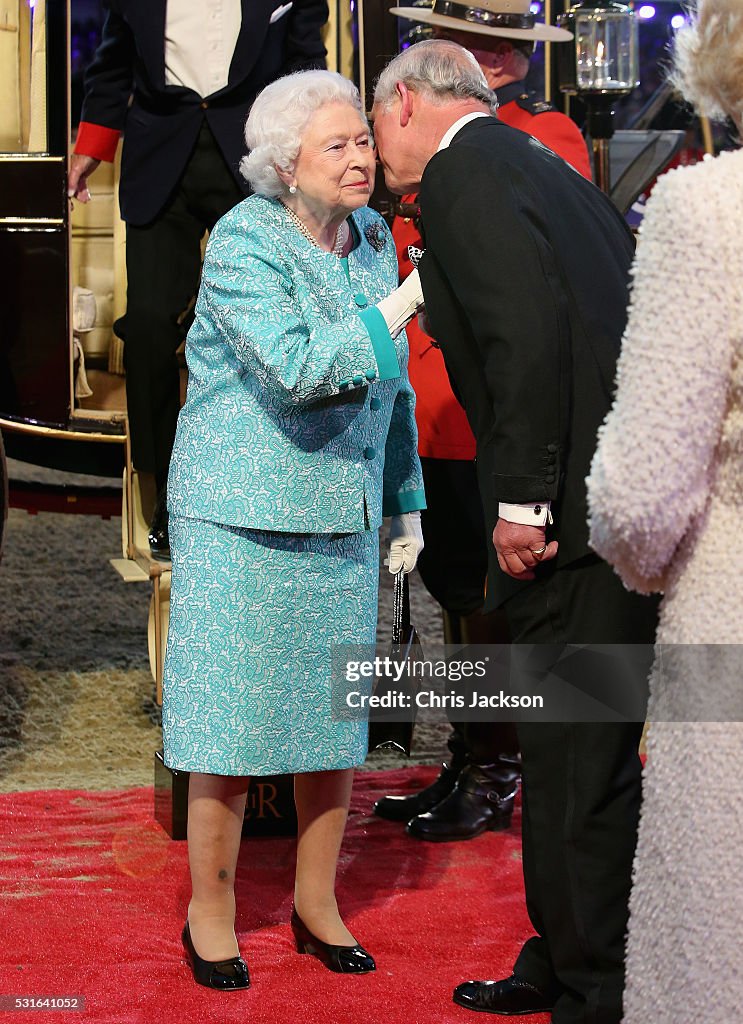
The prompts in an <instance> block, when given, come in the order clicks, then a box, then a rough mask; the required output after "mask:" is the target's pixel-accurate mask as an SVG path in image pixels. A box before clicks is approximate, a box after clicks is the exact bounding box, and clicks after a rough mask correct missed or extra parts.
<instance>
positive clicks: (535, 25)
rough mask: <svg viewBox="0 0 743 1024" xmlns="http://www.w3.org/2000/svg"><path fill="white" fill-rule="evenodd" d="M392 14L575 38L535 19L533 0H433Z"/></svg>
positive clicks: (467, 28) (511, 33)
mask: <svg viewBox="0 0 743 1024" xmlns="http://www.w3.org/2000/svg"><path fill="white" fill-rule="evenodd" d="M390 14H395V15H397V17H398V18H407V19H408V20H409V21H420V22H423V23H424V24H426V25H438V26H440V27H441V28H450V29H455V30H457V31H459V32H476V33H478V34H479V35H486V36H501V37H502V38H504V39H531V40H533V41H534V42H535V43H537V42H549V43H562V42H566V41H567V40H568V39H572V38H573V34H572V32H568V31H567V29H564V28H555V27H554V26H552V25H545V24H544V22H541V21H536V20H535V18H534V15H533V14H532V13H531V10H530V0H477V6H476V7H471V6H470V5H469V4H460V3H451V2H450V0H433V6H431V5H430V4H421V5H420V6H416V7H392V8H390Z"/></svg>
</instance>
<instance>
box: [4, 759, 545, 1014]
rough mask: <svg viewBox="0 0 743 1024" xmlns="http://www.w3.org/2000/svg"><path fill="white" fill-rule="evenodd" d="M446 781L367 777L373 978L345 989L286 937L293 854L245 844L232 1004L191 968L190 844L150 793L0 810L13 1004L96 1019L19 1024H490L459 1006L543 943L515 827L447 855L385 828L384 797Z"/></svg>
mask: <svg viewBox="0 0 743 1024" xmlns="http://www.w3.org/2000/svg"><path fill="white" fill-rule="evenodd" d="M434 774H435V769H422V768H411V769H403V770H401V771H397V772H374V773H368V774H367V773H364V774H361V775H359V776H358V777H357V781H356V788H355V792H354V798H353V803H352V808H351V817H350V820H349V826H348V831H347V833H346V840H345V843H344V847H343V851H342V854H341V863H340V866H339V886H338V894H339V903H340V906H341V908H342V910H343V912H344V915H345V918H346V921H347V923H348V924H349V926H350V928H351V930H352V931H353V932H354V933H355V934H356V935H357V937H358V939H359V941H360V942H362V943H363V944H364V945H366V946H367V947H368V948H369V949H370V951H371V952H372V953H373V954H374V956H375V958H376V961H377V967H378V969H377V972H376V974H373V975H369V976H366V977H344V976H342V975H336V974H332V973H331V972H329V971H327V970H326V969H325V968H324V967H323V966H322V965H321V964H320V963H318V961H316V960H315V959H314V958H312V957H309V956H301V957H300V956H298V955H297V953H296V952H295V950H294V946H293V942H292V938H291V933H290V931H289V927H288V924H287V922H288V919H289V912H290V907H291V893H292V880H293V865H294V841H293V840H287V839H246V840H244V841H243V845H242V850H241V855H240V862H239V865H238V879H237V900H238V910H237V929H238V937H239V939H240V946H241V950H242V953H243V955H244V956H245V958H246V960H247V961H248V965H249V967H250V972H251V979H252V988H251V989H250V990H249V991H247V992H238V993H225V994H220V993H216V992H211V991H209V990H208V989H204V988H201V987H200V986H197V985H196V984H195V983H194V982H193V980H192V977H191V975H190V971H189V968H188V966H187V965H186V962H185V960H184V954H183V951H182V948H181V944H180V930H181V927H182V925H183V921H184V919H185V914H186V906H187V903H188V898H189V877H188V864H187V855H186V844H185V842H183V843H174V842H172V841H171V840H169V839H168V838H167V836H166V835H165V833H164V832H163V831H162V829H161V828H160V826H159V825H158V824H157V823H156V822H154V821H153V818H152V790H151V789H129V790H116V791H112V792H104V793H102V792H93V793H86V792H76V791H69V790H68V791H47V792H34V793H17V794H6V795H3V796H0V900H1V901H2V926H1V928H2V930H1V932H0V935H1V936H2V938H1V939H0V943H1V947H0V993H2V994H3V995H9V994H10V995H17V996H35V997H37V998H38V997H43V996H49V997H52V996H56V997H61V996H70V995H83V996H84V997H85V1000H86V1005H85V1009H84V1011H83V1012H78V1013H74V1012H60V1011H50V1010H40V1011H33V1012H31V1011H28V1010H20V1011H16V1012H14V1013H13V1014H12V1015H11V1016H8V1018H7V1019H8V1021H9V1022H11V1024H25V1022H28V1024H31V1022H35V1024H63V1022H64V1024H75V1022H76V1021H83V1020H85V1021H91V1022H95V1024H102V1022H106V1024H108V1022H111V1024H133V1022H137V1024H139V1022H143V1024H150V1022H151V1024H186V1022H188V1024H192V1022H193V1024H233V1022H234V1024H238V1022H239V1024H251V1022H255V1024H264V1022H265V1024H284V1022H287V1024H288V1022H290V1021H292V1022H293V1021H295V1020H301V1021H306V1022H308V1024H315V1022H318V1024H319V1022H321V1021H322V1022H326V1021H327V1022H331V1024H367V1022H382V1024H398V1022H399V1024H448V1022H452V1024H456V1022H460V1024H466V1022H467V1021H470V1022H471V1024H482V1022H483V1018H482V1017H481V1016H477V1017H475V1015H474V1014H473V1013H472V1012H471V1011H468V1010H464V1009H461V1008H459V1007H457V1006H455V1005H454V1004H453V1003H452V1002H451V991H452V988H453V987H454V985H456V984H457V983H459V982H460V981H464V980H466V979H468V978H492V977H501V976H503V975H505V974H508V973H509V972H510V968H511V965H512V963H513V959H514V956H515V955H516V953H517V952H518V949H519V947H520V945H521V942H522V941H523V940H524V938H526V937H527V936H528V934H529V933H530V928H529V923H528V920H527V917H526V912H525V909H524V905H523V893H522V881H521V854H520V841H519V830H518V829H519V820H518V819H519V813H518V810H517V813H516V815H515V816H514V822H513V825H512V827H511V829H510V830H509V831H507V832H501V833H488V834H486V835H484V836H481V837H479V838H478V839H475V840H472V841H470V842H465V843H445V844H433V843H422V842H419V841H415V840H411V839H408V838H407V837H406V836H405V835H404V833H403V831H402V827H401V826H398V825H394V824H392V823H389V822H384V821H381V820H379V819H378V818H375V817H373V816H372V815H371V813H370V812H371V806H372V803H373V801H374V800H375V799H376V797H377V796H379V795H381V794H383V793H385V792H389V791H398V792H402V791H405V790H406V789H407V788H418V787H419V785H421V784H424V783H426V782H428V781H430V779H431V778H432V777H433V775H434ZM3 1016H4V1015H3ZM485 1019H489V1020H507V1019H508V1018H500V1017H499V1018H492V1017H487V1018H485ZM529 1020H530V1021H534V1024H544V1022H545V1021H547V1020H548V1017H547V1016H540V1017H530V1018H529Z"/></svg>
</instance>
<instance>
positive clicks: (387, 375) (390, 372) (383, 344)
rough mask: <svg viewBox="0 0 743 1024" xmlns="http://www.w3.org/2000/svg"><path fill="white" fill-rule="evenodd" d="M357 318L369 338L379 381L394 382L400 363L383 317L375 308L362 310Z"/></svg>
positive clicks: (370, 307)
mask: <svg viewBox="0 0 743 1024" xmlns="http://www.w3.org/2000/svg"><path fill="white" fill-rule="evenodd" d="M359 316H360V317H361V319H362V321H363V323H364V327H366V329H367V331H368V332H369V337H370V338H371V343H372V348H373V349H374V358H375V359H376V360H377V368H378V369H379V379H380V380H396V379H397V378H398V377H399V376H400V363H399V362H398V359H397V351H396V349H395V343H394V341H393V340H392V337H391V335H390V332H389V331H388V330H387V323H386V321H385V319H384V317H383V316H382V314H381V313H380V312H379V310H378V309H377V307H376V306H369V308H368V309H362V310H361V312H360V313H359Z"/></svg>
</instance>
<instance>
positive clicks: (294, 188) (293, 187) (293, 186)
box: [289, 185, 297, 195]
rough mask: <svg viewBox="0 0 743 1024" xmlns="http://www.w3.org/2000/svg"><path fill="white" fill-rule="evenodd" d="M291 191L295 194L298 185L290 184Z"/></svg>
mask: <svg viewBox="0 0 743 1024" xmlns="http://www.w3.org/2000/svg"><path fill="white" fill-rule="evenodd" d="M289 191H290V192H291V194H292V195H294V193H295V192H296V191H297V186H296V185H290V186H289Z"/></svg>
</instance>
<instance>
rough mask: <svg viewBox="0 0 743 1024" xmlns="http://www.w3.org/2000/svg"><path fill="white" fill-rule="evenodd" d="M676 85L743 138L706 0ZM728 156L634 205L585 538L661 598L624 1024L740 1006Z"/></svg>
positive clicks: (732, 168) (735, 416)
mask: <svg viewBox="0 0 743 1024" xmlns="http://www.w3.org/2000/svg"><path fill="white" fill-rule="evenodd" d="M673 77H674V80H675V83H676V84H677V86H678V87H679V89H680V91H681V92H682V94H683V96H684V97H685V98H686V99H687V100H688V101H689V102H691V103H693V104H694V105H695V107H696V108H697V110H698V111H699V112H700V113H702V114H707V115H709V116H711V117H716V118H725V117H729V118H731V119H732V120H733V122H734V123H735V126H736V128H737V130H738V133H739V135H740V133H741V132H743V4H741V2H740V0H702V2H701V3H699V5H698V8H697V13H696V14H695V15H693V16H692V18H691V21H690V23H689V24H688V25H687V26H686V27H684V28H682V29H681V30H679V31H678V33H677V34H676V37H675V44H674V71H673ZM741 238H743V151H741V150H740V149H738V150H737V151H734V152H728V153H723V154H721V155H720V156H718V157H717V158H716V159H714V160H712V159H706V160H704V161H702V162H701V163H699V164H696V165H694V166H692V167H683V168H679V169H677V170H673V171H670V172H669V173H668V174H666V175H664V176H663V177H662V178H661V179H660V181H659V182H658V184H657V185H656V187H655V188H654V189H653V194H652V196H651V198H650V200H649V202H648V206H647V212H646V215H645V218H644V221H643V225H642V231H641V238H640V245H639V249H638V255H637V259H636V263H635V267H634V284H633V290H632V302H631V306H630V313H629V320H628V323H627V328H626V332H625V336H624V340H623V346H622V355H621V358H620V360H619V366H618V373H617V393H616V399H615V403H614V407H613V408H612V410H611V412H610V414H609V416H608V418H607V420H606V423H605V424H604V426H603V427H602V428H601V434H600V439H599V445H598V449H597V451H596V454H595V457H594V460H593V465H592V468H591V476H590V478H589V481H588V482H589V499H590V513H591V540H592V543H593V545H594V547H595V548H596V550H597V551H598V552H599V553H600V554H601V555H603V556H604V558H606V559H607V560H608V561H610V562H612V563H613V565H614V566H615V568H616V570H617V572H618V573H619V574H620V576H621V577H622V579H623V580H624V582H625V584H626V586H627V587H629V588H631V589H633V590H638V591H640V592H642V593H649V592H652V591H662V592H663V595H664V596H663V600H662V602H661V606H660V621H659V626H658V635H657V641H658V646H657V650H656V662H655V666H654V669H653V672H652V675H651V678H650V704H649V709H648V712H649V718H650V728H649V734H648V760H647V766H646V769H645V779H644V802H643V809H642V817H641V822H640V832H639V840H638V846H637V856H636V860H635V867H634V886H633V890H632V896H631V901H630V921H629V933H628V944H627V988H626V992H625V1016H624V1024H646V1022H649V1021H652V1022H653V1024H696V1022H697V1021H716V1022H717V1021H732V1020H735V1019H737V1018H738V1017H739V1016H740V1009H741V1006H742V1005H743V970H742V969H741V948H742V947H743V855H741V820H743V815H742V809H743V770H741V769H742V768H743V758H742V756H741V751H743V726H742V725H741V721H743V686H742V685H741V679H742V678H743V656H742V654H743V647H741V646H740V644H741V638H742V637H743V628H742V625H741V624H742V622H743V619H742V618H741V603H743V546H741V544H740V539H739V535H740V518H741V504H742V503H743V292H742V291H741V277H742V276H743V245H742V244H741Z"/></svg>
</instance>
